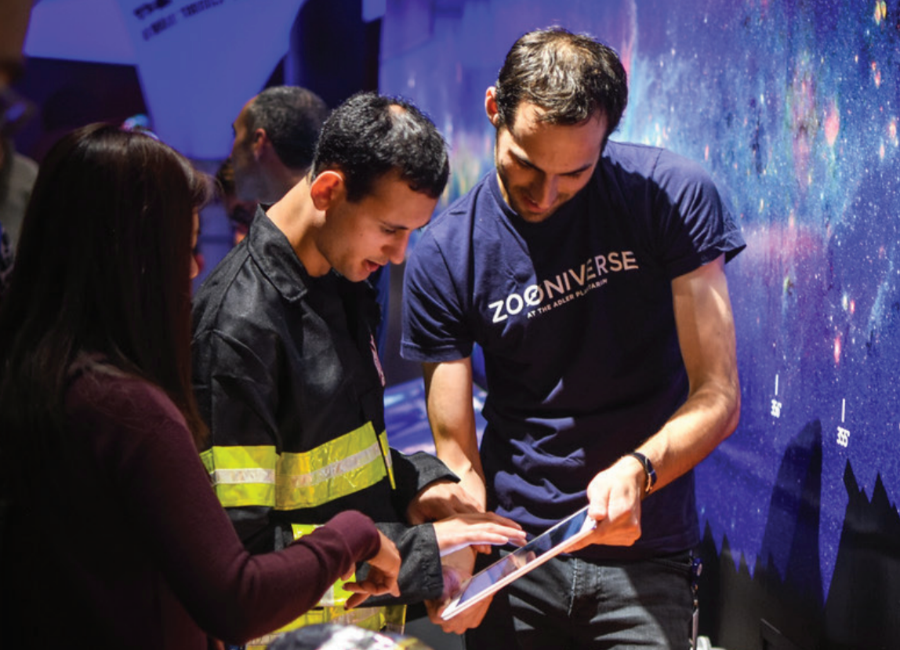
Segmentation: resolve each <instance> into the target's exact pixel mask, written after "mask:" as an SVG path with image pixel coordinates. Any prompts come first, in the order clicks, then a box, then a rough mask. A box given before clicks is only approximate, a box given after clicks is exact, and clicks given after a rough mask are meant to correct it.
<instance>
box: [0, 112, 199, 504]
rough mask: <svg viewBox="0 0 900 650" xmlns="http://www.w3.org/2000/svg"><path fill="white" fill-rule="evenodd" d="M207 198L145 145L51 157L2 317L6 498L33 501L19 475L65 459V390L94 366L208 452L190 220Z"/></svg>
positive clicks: (91, 129) (185, 172)
mask: <svg viewBox="0 0 900 650" xmlns="http://www.w3.org/2000/svg"><path fill="white" fill-rule="evenodd" d="M206 196H207V183H206V182H205V179H204V177H203V176H201V175H200V174H199V173H197V172H195V171H194V169H193V168H192V167H191V165H190V163H189V162H188V161H187V160H186V159H185V158H184V157H182V156H181V155H180V154H178V153H176V152H175V151H174V150H173V149H171V148H170V147H168V146H167V145H165V144H163V143H161V142H159V141H157V140H156V139H155V138H153V137H151V136H150V135H147V134H144V133H139V132H131V131H125V130H122V129H120V128H119V127H116V126H112V125H106V124H93V125H89V126H86V127H84V128H81V129H78V130H77V131H74V132H72V133H70V134H69V135H67V136H64V137H63V138H62V139H61V140H60V141H59V142H58V143H57V144H56V145H55V146H54V147H53V149H52V150H51V151H50V152H49V153H48V155H47V157H46V158H45V159H44V161H43V163H42V164H41V167H40V170H39V173H38V177H37V181H36V183H35V186H34V189H33V192H32V196H31V201H30V202H29V204H28V209H27V211H26V213H25V218H24V220H23V223H22V232H21V237H20V240H19V245H18V250H17V258H16V266H15V268H14V270H13V277H12V283H11V285H10V289H9V293H8V294H7V295H6V297H5V298H4V300H3V303H2V304H0V470H2V471H4V473H5V474H6V477H7V479H9V482H8V483H7V484H6V486H5V488H4V491H6V488H9V489H14V490H16V491H17V488H16V486H18V488H23V489H25V488H26V485H27V481H28V479H27V478H24V477H22V476H21V475H22V474H23V472H22V471H21V468H23V467H30V468H33V467H34V463H35V462H40V459H41V458H42V457H43V455H44V454H47V453H53V450H54V449H58V448H59V447H58V445H57V444H56V443H58V442H59V437H60V436H61V434H62V430H63V429H62V426H63V421H64V417H63V405H64V397H65V388H66V382H67V377H68V375H69V372H70V370H71V368H72V364H73V362H74V361H75V360H76V359H77V358H78V357H79V356H80V355H84V354H91V355H97V356H98V357H100V358H103V359H105V362H106V363H108V364H111V365H113V366H115V367H116V368H117V369H119V370H121V371H122V372H125V373H128V374H131V375H134V376H137V377H140V378H143V379H145V380H147V381H149V382H151V383H153V384H155V385H157V386H159V387H160V388H161V389H162V390H164V391H165V392H166V393H167V394H168V395H169V397H170V398H171V399H172V401H173V402H174V403H175V404H176V405H177V406H178V408H179V409H180V410H181V412H182V413H183V414H184V416H185V419H186V420H187V422H188V426H189V427H190V428H191V430H192V433H193V435H194V438H195V440H196V441H197V443H198V445H200V444H202V439H203V437H204V436H205V428H204V427H203V424H202V421H201V419H200V417H199V414H198V413H197V408H196V404H195V402H194V398H193V394H192V391H191V379H190V378H191V373H190V301H191V294H190V263H191V261H190V257H191V235H192V226H193V223H192V221H193V220H192V215H193V212H194V211H195V210H196V209H197V208H199V207H200V205H202V203H203V202H204V201H205V200H206ZM17 467H18V468H20V470H19V471H15V468H17ZM28 471H31V470H26V472H25V473H27V472H28ZM16 475H19V477H20V478H21V480H13V477H14V476H16Z"/></svg>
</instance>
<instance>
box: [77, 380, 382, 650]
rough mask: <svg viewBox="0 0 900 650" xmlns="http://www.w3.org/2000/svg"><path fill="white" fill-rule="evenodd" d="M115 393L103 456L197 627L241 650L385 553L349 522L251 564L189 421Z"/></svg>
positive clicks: (352, 518)
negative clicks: (217, 493)
mask: <svg viewBox="0 0 900 650" xmlns="http://www.w3.org/2000/svg"><path fill="white" fill-rule="evenodd" d="M124 384H125V385H124V386H123V385H122V383H120V385H119V386H118V387H117V388H115V389H113V390H111V391H110V394H109V395H107V396H105V397H106V398H105V399H104V400H103V402H102V404H103V407H102V411H100V415H99V416H98V417H97V421H96V423H95V427H94V430H95V431H97V449H98V452H97V454H98V457H99V458H100V462H101V464H102V465H103V466H104V467H106V468H107V469H108V470H109V472H110V475H111V478H112V479H113V485H114V486H115V489H116V490H117V491H118V492H119V494H120V496H121V499H122V501H123V504H124V506H125V507H126V508H127V509H128V511H129V512H132V513H134V517H133V521H134V531H133V532H134V533H136V534H135V537H134V538H133V539H131V540H130V541H129V540H125V543H130V544H134V545H135V546H136V547H137V546H138V545H140V546H143V547H145V548H146V549H147V552H148V553H149V554H150V556H151V557H152V558H153V559H154V561H155V563H156V564H157V566H158V567H159V568H160V572H161V573H162V575H163V576H165V579H166V581H167V582H168V583H169V585H170V586H171V588H172V591H173V592H174V593H175V595H176V596H177V597H178V598H179V600H180V601H181V602H182V603H183V604H184V606H185V608H186V609H187V610H188V612H190V614H191V616H192V617H193V618H194V619H195V620H196V621H197V623H198V624H199V625H200V626H201V627H202V628H203V629H205V630H206V631H207V632H209V633H210V634H212V635H214V636H216V637H217V638H220V639H222V640H224V641H227V642H232V643H240V642H242V641H244V640H246V639H249V638H254V637H256V636H259V635H261V634H264V633H266V632H269V631H271V630H273V629H276V628H277V627H279V626H281V625H284V624H286V623H288V622H290V621H291V620H293V619H294V618H296V617H297V616H299V615H300V614H302V613H303V612H305V611H306V610H308V609H309V608H311V607H312V606H314V605H315V604H316V602H317V601H318V599H319V598H320V597H321V595H322V594H323V593H324V592H325V591H326V590H327V589H328V588H329V586H330V585H331V584H332V583H333V582H334V581H335V580H336V579H337V578H339V577H340V576H341V575H342V574H343V573H345V572H346V571H347V570H349V569H350V568H351V567H352V566H353V564H354V563H355V562H357V561H365V560H367V559H369V558H370V557H372V556H373V555H374V554H375V553H377V551H378V549H379V537H378V533H377V529H376V528H375V527H374V524H373V523H372V521H371V520H370V519H369V518H368V517H366V516H364V515H362V514H361V513H358V512H352V511H351V512H346V513H342V514H340V515H338V516H337V517H335V518H334V519H333V520H332V521H331V522H329V523H328V524H326V525H325V526H323V527H321V528H319V529H317V530H316V531H314V532H313V533H312V534H310V535H306V536H304V537H302V538H301V539H300V540H298V541H297V542H296V543H294V544H293V545H291V546H289V547H288V548H286V549H284V550H283V551H280V552H275V553H269V554H266V555H255V556H251V555H250V554H249V552H248V551H247V550H246V549H245V548H244V545H243V544H242V543H241V541H240V539H238V537H237V534H236V533H235V531H234V528H233V527H232V525H231V522H230V521H229V520H228V517H227V516H226V515H225V512H224V510H223V509H222V507H221V505H220V504H219V502H218V500H217V499H216V496H215V494H214V493H213V491H212V489H211V488H210V485H209V479H208V477H207V475H206V472H205V471H204V468H203V465H202V464H201V462H200V459H199V456H198V455H197V451H196V448H195V447H194V443H193V440H192V438H191V436H190V433H189V432H188V430H187V427H186V425H185V423H184V420H183V418H182V417H181V414H180V413H179V412H178V411H177V409H175V407H174V405H173V404H172V403H171V401H170V400H168V398H167V397H165V395H163V394H162V393H161V391H158V390H157V389H155V388H153V387H151V386H149V385H147V384H144V383H143V382H136V381H126V382H124Z"/></svg>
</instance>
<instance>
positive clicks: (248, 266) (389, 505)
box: [192, 94, 522, 628]
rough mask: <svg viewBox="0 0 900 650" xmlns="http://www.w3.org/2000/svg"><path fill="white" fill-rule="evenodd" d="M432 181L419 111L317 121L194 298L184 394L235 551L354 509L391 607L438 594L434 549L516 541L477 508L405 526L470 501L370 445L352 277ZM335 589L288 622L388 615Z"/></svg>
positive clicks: (396, 232)
mask: <svg viewBox="0 0 900 650" xmlns="http://www.w3.org/2000/svg"><path fill="white" fill-rule="evenodd" d="M448 173H449V165H448V159H447V153H446V147H445V145H444V142H443V139H442V138H441V136H440V135H439V134H438V132H437V130H436V129H435V127H434V125H433V124H432V123H431V121H430V120H429V119H428V118H427V117H425V116H424V115H423V114H422V113H420V112H419V110H418V109H416V108H415V107H414V106H412V105H411V104H408V103H406V102H403V101H401V100H396V99H391V98H386V97H382V96H378V95H375V94H362V95H357V96H354V97H353V98H351V99H350V100H348V101H347V102H345V103H344V104H343V105H342V106H340V107H339V108H337V109H336V110H335V112H334V113H333V114H332V115H331V116H330V117H329V119H328V121H327V122H326V123H325V125H324V126H323V129H322V133H321V135H320V141H319V144H318V147H317V149H316V155H315V158H314V161H313V165H312V170H311V173H310V174H309V175H308V176H306V177H305V178H304V180H302V181H301V182H300V183H298V184H297V185H296V186H295V187H294V188H293V189H291V190H290V191H289V192H288V193H287V194H286V195H285V196H284V197H283V198H282V199H281V200H280V201H279V202H278V203H276V204H275V205H273V206H272V207H271V208H269V210H268V211H267V212H264V211H263V210H262V209H260V210H258V211H257V214H256V217H255V219H254V221H253V224H252V225H251V228H250V233H249V235H248V237H247V238H246V239H245V240H244V241H243V242H241V244H239V245H238V246H237V247H236V248H235V249H233V250H232V251H231V252H230V253H229V255H228V256H227V257H226V258H225V259H224V260H223V261H222V262H221V263H220V264H219V265H218V266H217V268H216V269H215V270H214V271H213V272H212V274H211V275H210V276H209V277H208V278H207V279H206V281H205V282H204V284H203V286H202V287H201V288H200V290H199V292H198V293H197V296H196V298H195V301H194V314H193V318H194V335H193V342H192V349H193V362H194V365H193V372H194V388H195V391H196V394H197V398H198V403H199V406H200V410H201V413H202V414H203V416H204V418H205V419H206V422H207V423H208V425H209V427H210V431H211V441H212V446H211V448H210V449H208V450H206V451H205V452H203V454H202V456H203V460H204V462H205V464H206V466H207V468H208V470H209V472H210V477H211V479H212V482H213V485H214V487H215V490H216V492H217V494H218V495H219V498H220V500H221V502H222V504H223V505H224V506H225V507H226V509H227V510H228V512H229V516H230V517H231V519H232V521H233V523H234V525H235V528H236V529H237V531H238V533H239V535H240V536H241V538H242V539H243V540H244V542H245V544H246V545H247V547H248V548H249V549H250V550H251V551H253V552H264V551H267V550H271V549H273V548H279V547H281V546H283V545H285V544H287V543H289V542H290V541H291V540H292V539H294V538H295V537H296V536H298V535H301V534H303V533H305V532H308V531H309V530H311V528H312V527H313V526H314V525H315V524H318V523H322V522H325V521H327V520H328V519H329V518H330V517H331V516H333V515H334V514H336V513H337V512H340V511H343V510H346V509H350V508H352V509H357V510H361V511H362V512H364V513H366V514H367V515H369V516H370V517H372V519H373V520H374V521H376V522H377V523H378V525H379V528H380V529H381V530H382V532H384V533H385V534H386V535H388V537H390V538H391V539H392V540H393V541H394V542H395V543H396V544H397V547H398V549H399V550H400V553H401V556H402V558H403V565H402V569H401V574H400V578H399V583H400V588H401V599H400V602H405V603H410V602H418V601H422V600H427V599H436V598H438V597H439V596H441V594H442V591H443V589H444V578H443V572H442V566H441V559H440V553H439V547H440V548H441V549H443V550H445V551H448V550H449V549H450V548H451V547H452V548H458V547H459V546H460V545H465V544H466V543H485V542H486V543H506V541H508V540H510V539H516V538H518V539H521V538H522V533H521V531H520V530H518V529H517V528H516V527H515V525H514V524H512V523H511V522H509V521H508V520H505V519H501V518H499V517H497V516H496V515H490V514H486V515H485V514H482V515H474V514H472V515H465V516H461V517H455V518H451V519H443V520H442V521H438V522H436V523H435V524H433V525H432V524H424V525H417V526H410V525H409V524H408V521H409V519H410V518H411V519H412V520H413V521H420V520H422V519H425V518H428V519H438V518H441V517H444V516H447V515H451V514H453V513H455V512H474V508H473V507H472V502H471V501H470V500H469V499H468V497H467V496H466V495H465V493H464V492H463V491H462V490H461V488H459V487H458V486H457V485H456V477H455V476H454V475H453V474H452V473H451V472H449V471H448V470H447V468H446V467H445V466H444V465H443V464H442V463H441V462H440V461H438V460H437V459H436V458H434V457H432V456H429V455H427V454H416V455H413V456H409V457H407V456H404V455H402V454H400V453H398V452H396V451H394V450H391V449H390V448H389V447H388V443H387V436H386V433H385V425H384V407H383V390H384V378H383V375H382V372H381V366H380V363H379V361H378V357H377V353H376V351H375V345H374V340H373V337H372V332H373V327H374V325H375V323H377V319H378V317H379V315H378V309H377V304H376V303H375V301H374V298H373V292H372V289H371V287H369V285H368V284H367V283H366V282H364V280H366V278H367V277H368V276H369V274H371V273H372V272H373V271H375V270H376V269H377V268H379V267H380V266H383V265H385V264H387V263H389V262H393V263H400V262H402V261H403V259H404V255H405V250H406V245H407V243H408V240H409V236H410V234H411V232H412V231H414V230H416V229H417V228H420V227H422V226H424V225H425V224H426V223H427V222H428V221H429V219H430V217H431V214H432V211H433V210H434V207H435V205H436V202H437V198H438V197H439V196H440V194H441V192H442V191H443V189H444V186H445V184H446V180H447V176H448ZM463 552H471V550H470V549H464V551H463ZM445 568H446V567H445ZM346 596H347V594H346V592H344V591H343V590H342V589H341V588H340V584H338V585H336V586H335V588H334V589H333V590H332V593H331V594H330V595H328V596H326V598H325V599H323V601H322V602H321V603H320V604H321V605H322V607H321V608H320V609H318V610H313V611H312V612H310V613H309V614H307V615H306V616H305V617H304V619H303V620H301V621H298V622H297V624H296V625H294V627H296V626H299V625H301V624H310V623H321V622H328V621H330V620H335V619H336V618H337V619H338V620H341V621H343V622H348V621H349V622H354V623H357V624H362V625H364V626H366V627H370V628H380V627H382V626H384V624H385V623H386V622H389V621H386V617H390V612H386V610H385V609H384V608H380V607H363V608H360V609H359V610H355V611H352V612H350V613H349V614H347V612H345V611H344V609H343V607H341V604H342V603H343V601H344V599H345V598H346ZM348 616H349V617H350V618H347V617H348ZM339 617H342V618H339Z"/></svg>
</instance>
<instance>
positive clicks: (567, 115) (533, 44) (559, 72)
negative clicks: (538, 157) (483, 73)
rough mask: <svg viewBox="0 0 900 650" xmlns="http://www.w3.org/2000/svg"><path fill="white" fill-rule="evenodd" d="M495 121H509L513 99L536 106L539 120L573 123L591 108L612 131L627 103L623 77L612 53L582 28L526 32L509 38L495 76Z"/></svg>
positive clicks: (511, 120)
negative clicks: (603, 117)
mask: <svg viewBox="0 0 900 650" xmlns="http://www.w3.org/2000/svg"><path fill="white" fill-rule="evenodd" d="M496 88H497V96H496V100H497V110H498V113H499V117H500V125H506V126H507V127H508V128H509V127H511V126H512V125H513V123H514V121H515V117H516V109H518V107H519V104H521V103H522V102H523V101H524V102H529V103H531V104H534V105H536V106H538V107H539V108H541V109H542V111H543V112H542V114H541V116H540V120H541V121H543V122H548V123H550V124H563V125H572V124H579V123H581V122H583V121H585V120H586V119H588V118H589V117H591V116H592V115H593V114H594V113H595V112H596V111H598V110H599V111H601V112H602V113H603V114H604V115H606V119H607V122H608V130H607V135H609V134H610V133H612V132H613V131H615V129H616V127H617V126H618V125H619V121H620V120H621V118H622V113H623V112H624V111H625V106H626V105H627V104H628V80H627V76H626V73H625V68H624V66H623V65H622V62H621V61H620V60H619V57H618V55H617V54H616V53H615V52H614V51H613V50H612V49H610V48H609V47H607V46H605V45H603V44H602V43H600V42H598V41H596V40H595V39H593V38H591V37H590V36H587V35H584V34H573V33H571V32H569V31H567V30H565V29H563V28H561V27H551V28H548V29H538V30H535V31H532V32H528V33H527V34H525V35H524V36H522V37H521V38H519V40H517V41H516V42H515V44H513V46H512V48H511V49H510V50H509V52H508V53H507V55H506V61H505V62H504V63H503V67H502V68H501V69H500V75H499V77H498V79H497V86H496Z"/></svg>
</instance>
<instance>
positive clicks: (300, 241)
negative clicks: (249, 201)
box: [266, 176, 331, 277]
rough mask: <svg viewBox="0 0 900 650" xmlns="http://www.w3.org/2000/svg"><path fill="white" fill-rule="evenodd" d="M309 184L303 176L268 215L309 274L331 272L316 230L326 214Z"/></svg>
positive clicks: (319, 274)
mask: <svg viewBox="0 0 900 650" xmlns="http://www.w3.org/2000/svg"><path fill="white" fill-rule="evenodd" d="M309 184H310V178H309V176H304V177H302V178H301V179H300V180H299V182H297V183H296V184H295V185H294V186H293V187H291V188H290V189H289V190H288V192H287V193H286V194H285V195H284V196H283V197H282V198H281V200H279V201H278V203H276V204H275V205H273V206H272V207H271V208H269V210H268V211H267V212H266V214H267V215H268V217H269V219H271V220H272V223H274V224H275V226H276V227H277V228H278V229H279V230H280V231H281V232H282V233H283V234H284V236H285V237H287V240H288V243H290V245H291V248H293V249H294V253H296V254H297V257H298V258H299V259H300V262H302V263H303V266H304V267H305V268H306V271H307V273H309V274H310V275H311V276H313V277H318V276H322V275H325V274H326V273H328V271H330V270H331V265H330V264H329V263H328V261H327V260H326V259H325V258H324V257H323V256H322V254H321V253H319V249H318V247H317V246H316V243H315V236H316V232H317V231H318V229H319V228H320V227H321V226H322V224H323V223H324V221H325V213H324V212H322V211H321V210H318V209H317V208H316V206H315V205H314V204H313V201H312V198H311V197H310V195H309V189H310V187H309Z"/></svg>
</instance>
